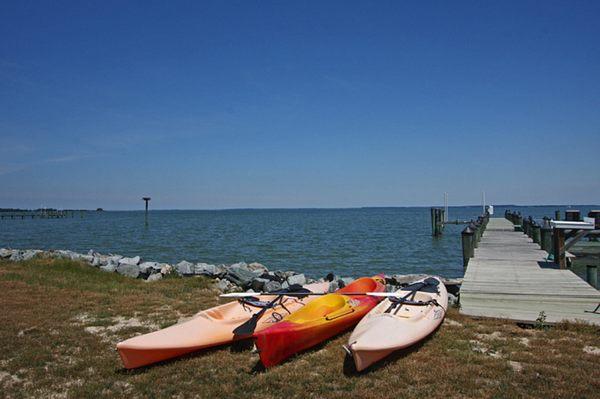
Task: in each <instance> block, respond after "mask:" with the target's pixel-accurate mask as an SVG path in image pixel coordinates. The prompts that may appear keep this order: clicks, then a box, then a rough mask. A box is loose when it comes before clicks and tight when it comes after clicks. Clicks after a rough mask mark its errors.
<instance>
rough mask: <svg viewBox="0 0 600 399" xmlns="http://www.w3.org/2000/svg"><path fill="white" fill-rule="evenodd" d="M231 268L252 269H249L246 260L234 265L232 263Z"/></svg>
mask: <svg viewBox="0 0 600 399" xmlns="http://www.w3.org/2000/svg"><path fill="white" fill-rule="evenodd" d="M229 268H233V269H244V270H250V269H248V264H247V263H246V262H238V263H234V264H233V265H230V266H229Z"/></svg>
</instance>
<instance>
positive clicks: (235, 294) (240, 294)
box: [219, 292, 398, 298]
mask: <svg viewBox="0 0 600 399" xmlns="http://www.w3.org/2000/svg"><path fill="white" fill-rule="evenodd" d="M329 294H337V295H350V296H352V295H362V296H364V295H368V296H385V295H375V294H390V295H387V296H394V295H396V296H398V294H394V293H393V292H389V293H387V292H286V293H278V292H230V293H228V294H221V295H219V296H220V297H221V298H251V297H253V296H260V295H270V296H273V295H277V296H298V297H303V296H309V295H310V296H315V295H317V296H323V295H329Z"/></svg>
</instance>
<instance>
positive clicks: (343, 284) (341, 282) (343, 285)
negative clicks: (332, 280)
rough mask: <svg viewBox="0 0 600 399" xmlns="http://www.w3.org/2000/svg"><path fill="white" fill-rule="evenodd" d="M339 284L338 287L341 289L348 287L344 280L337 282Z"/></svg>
mask: <svg viewBox="0 0 600 399" xmlns="http://www.w3.org/2000/svg"><path fill="white" fill-rule="evenodd" d="M337 283H338V287H340V288H344V287H345V286H346V283H344V280H342V279H339V280H337Z"/></svg>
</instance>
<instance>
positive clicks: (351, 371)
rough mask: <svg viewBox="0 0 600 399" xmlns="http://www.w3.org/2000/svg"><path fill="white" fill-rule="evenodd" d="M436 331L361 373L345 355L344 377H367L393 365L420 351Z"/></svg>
mask: <svg viewBox="0 0 600 399" xmlns="http://www.w3.org/2000/svg"><path fill="white" fill-rule="evenodd" d="M440 325H441V324H440ZM438 329H439V326H438V327H437V328H436V329H435V331H434V332H433V333H431V334H429V335H428V336H427V337H425V338H423V339H422V340H421V341H419V342H417V343H416V344H414V345H411V346H409V347H408V348H404V349H399V350H397V351H395V352H393V353H392V354H390V355H389V356H386V357H384V358H383V359H381V360H379V361H378V362H375V363H374V364H372V365H371V366H369V367H367V368H366V369H364V370H363V371H358V370H356V366H355V364H354V359H353V358H352V356H351V355H349V354H346V356H345V357H344V365H343V372H344V375H345V376H346V377H360V376H363V375H368V374H371V373H373V372H375V371H377V370H379V369H381V368H384V367H387V366H388V365H389V364H391V363H395V362H397V361H399V360H401V359H404V358H406V357H408V356H409V355H411V354H412V353H414V352H417V351H418V350H419V349H421V347H423V345H425V343H427V342H428V341H429V340H430V339H432V338H434V336H435V334H436V333H437V331H438Z"/></svg>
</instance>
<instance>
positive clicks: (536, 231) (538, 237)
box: [531, 222, 542, 244]
mask: <svg viewBox="0 0 600 399" xmlns="http://www.w3.org/2000/svg"><path fill="white" fill-rule="evenodd" d="M531 238H532V239H533V242H535V243H536V244H540V243H541V241H542V232H541V227H540V225H539V224H537V223H536V222H533V223H532V227H531Z"/></svg>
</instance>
